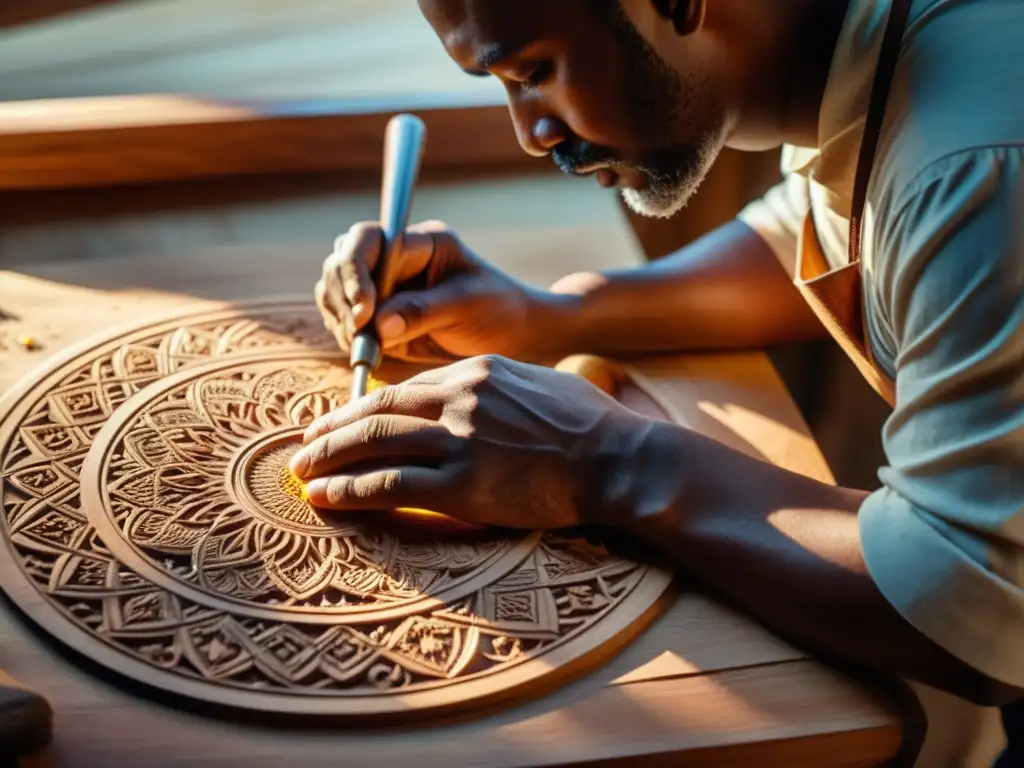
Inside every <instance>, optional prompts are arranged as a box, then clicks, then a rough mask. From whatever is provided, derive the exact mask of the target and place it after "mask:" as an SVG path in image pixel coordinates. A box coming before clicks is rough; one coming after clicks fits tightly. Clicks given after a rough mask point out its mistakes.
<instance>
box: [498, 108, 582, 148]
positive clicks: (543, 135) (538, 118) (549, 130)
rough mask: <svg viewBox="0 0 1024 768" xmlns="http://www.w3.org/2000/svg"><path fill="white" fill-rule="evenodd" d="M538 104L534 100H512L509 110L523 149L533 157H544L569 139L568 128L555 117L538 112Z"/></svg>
mask: <svg viewBox="0 0 1024 768" xmlns="http://www.w3.org/2000/svg"><path fill="white" fill-rule="evenodd" d="M538 106H539V105H538V104H537V103H536V102H534V103H524V102H521V101H520V102H517V101H516V100H512V101H510V103H509V110H510V111H511V113H512V122H513V123H514V124H515V128H516V136H517V137H518V139H519V145H520V146H521V147H522V148H523V151H524V152H526V153H527V154H528V155H533V156H534V157H544V156H546V155H549V154H551V150H553V149H554V148H555V147H557V146H558V145H559V144H562V143H563V142H565V141H567V140H568V139H569V128H568V126H566V124H565V123H563V122H562V121H561V120H559V119H558V118H557V117H554V116H553V115H549V114H543V113H539V112H540V110H539V109H538V108H537V107H538Z"/></svg>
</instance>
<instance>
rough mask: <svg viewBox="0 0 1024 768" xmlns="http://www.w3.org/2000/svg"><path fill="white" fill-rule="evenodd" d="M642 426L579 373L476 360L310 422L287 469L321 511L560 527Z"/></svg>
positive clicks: (587, 501) (587, 503) (571, 522)
mask: <svg viewBox="0 0 1024 768" xmlns="http://www.w3.org/2000/svg"><path fill="white" fill-rule="evenodd" d="M648 424H649V422H648V420H647V419H645V418H644V417H642V416H640V415H639V414H636V413H634V412H632V411H630V410H628V409H627V408H625V407H624V406H622V405H620V404H619V403H618V402H616V401H615V400H614V399H612V398H611V397H609V396H608V395H606V394H605V393H604V392H602V391H601V390H599V389H598V388H597V387H595V386H594V385H593V384H591V383H590V382H588V381H586V380H584V379H582V378H579V377H577V376H573V375H571V374H567V373H560V372H557V371H554V370H551V369H548V368H541V367H538V366H533V365H527V364H524V363H518V362H514V361H512V360H509V359H506V358H502V357H496V356H488V357H477V358H471V359H468V360H463V361H460V362H458V363H455V364H453V365H450V366H448V367H445V368H440V369H437V370H433V371H429V372H427V373H423V374H421V375H419V376H416V377H414V378H412V379H410V380H408V381H406V382H405V383H402V384H398V385H395V386H388V387H384V388H382V389H379V390H377V391H375V392H373V393H372V394H370V395H368V396H367V397H365V398H363V399H362V400H360V401H359V402H356V403H352V404H349V405H346V406H344V407H342V408H340V409H338V410H336V411H334V412H332V413H330V414H328V415H326V416H324V417H322V418H320V419H318V420H317V421H316V422H314V423H313V424H312V425H311V426H310V427H309V429H308V430H307V431H306V434H305V436H304V442H305V446H304V447H303V448H302V449H301V450H300V451H299V452H298V453H297V454H296V455H295V457H294V458H293V460H292V464H291V468H292V471H293V473H294V474H295V475H296V476H297V477H299V478H300V479H302V480H304V481H306V482H307V486H306V488H307V493H308V496H309V500H310V502H311V503H312V504H314V505H316V506H317V507H320V508H324V509H334V510H373V509H381V510H389V509H398V508H403V507H405V508H409V507H412V508H421V509H429V510H431V511H434V512H438V513H441V514H444V515H448V516H450V517H454V518H457V519H460V520H463V521H465V522H469V523H474V524H479V525H497V526H502V527H513V528H530V529H535V528H544V529H548V528H567V527H572V526H576V525H580V524H583V523H587V522H591V520H590V519H589V517H590V512H591V511H592V506H593V505H594V504H595V503H598V502H597V496H599V495H600V494H599V493H595V492H596V491H597V488H598V487H602V488H603V487H604V486H605V485H606V483H607V481H608V474H609V472H614V468H616V467H617V466H618V457H621V456H629V455H630V454H631V451H632V446H634V445H635V444H636V443H637V442H638V441H640V440H641V439H642V437H643V435H644V434H645V433H646V431H647V426H648Z"/></svg>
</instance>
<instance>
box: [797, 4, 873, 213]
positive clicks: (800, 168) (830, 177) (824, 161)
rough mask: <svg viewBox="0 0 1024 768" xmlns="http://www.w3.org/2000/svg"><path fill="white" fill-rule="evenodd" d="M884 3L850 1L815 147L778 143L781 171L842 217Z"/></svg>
mask: <svg viewBox="0 0 1024 768" xmlns="http://www.w3.org/2000/svg"><path fill="white" fill-rule="evenodd" d="M890 8H891V0H850V6H849V8H848V10H847V12H846V19H845V21H844V22H843V27H842V29H841V31H840V33H839V39H838V41H837V44H836V51H835V55H834V56H833V58H832V65H831V68H830V69H829V75H828V80H827V82H826V84H825V92H824V95H823V97H822V101H821V111H820V113H819V117H818V146H817V147H816V148H814V147H795V146H791V145H786V146H784V147H783V152H782V171H783V173H797V174H800V175H801V176H805V177H807V178H808V179H811V180H812V181H814V182H816V183H817V184H818V185H819V186H820V189H821V191H823V192H824V193H825V195H826V198H827V203H828V205H829V207H831V208H832V209H833V210H835V212H836V213H839V214H841V215H843V216H844V217H846V218H849V217H850V215H851V209H852V207H853V186H854V178H855V177H856V174H857V160H858V156H859V154H860V145H861V142H862V141H863V138H864V123H865V119H866V116H867V111H868V102H869V101H870V99H871V86H872V85H873V83H874V78H875V70H876V69H877V67H878V56H879V53H880V51H881V47H882V38H883V37H884V35H885V25H886V22H887V21H888V19H889V11H890Z"/></svg>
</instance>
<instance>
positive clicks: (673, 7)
mask: <svg viewBox="0 0 1024 768" xmlns="http://www.w3.org/2000/svg"><path fill="white" fill-rule="evenodd" d="M706 6H707V0H654V7H655V8H657V9H658V13H660V14H661V15H662V16H664V17H665V18H666V19H668V20H669V21H671V22H672V25H673V26H674V27H675V28H676V32H677V33H678V34H680V35H692V34H693V33H694V32H697V31H698V30H699V29H700V28H701V27H702V26H703V25H704V11H705V9H706Z"/></svg>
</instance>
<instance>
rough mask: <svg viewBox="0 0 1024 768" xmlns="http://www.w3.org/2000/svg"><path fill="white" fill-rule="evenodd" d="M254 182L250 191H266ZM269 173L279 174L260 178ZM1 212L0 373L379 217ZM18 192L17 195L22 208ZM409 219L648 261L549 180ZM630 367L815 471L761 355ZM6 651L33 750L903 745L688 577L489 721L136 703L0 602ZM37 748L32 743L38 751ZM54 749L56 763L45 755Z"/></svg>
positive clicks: (289, 208)
mask: <svg viewBox="0 0 1024 768" xmlns="http://www.w3.org/2000/svg"><path fill="white" fill-rule="evenodd" d="M261 184H262V187H263V188H262V189H260V188H259V187H260V186H261ZM270 190H272V191H273V194H271V192H270ZM9 202H10V204H9V205H8V206H7V207H6V208H5V209H4V210H5V219H4V221H3V223H2V225H0V265H2V266H3V267H4V269H5V270H7V271H5V272H3V273H0V308H2V309H3V311H4V312H5V313H6V316H7V317H8V318H9V319H7V320H6V321H4V322H2V323H0V331H3V332H4V335H5V336H6V337H7V338H8V339H10V338H11V337H16V336H18V335H20V334H21V333H28V334H31V335H32V336H33V337H34V338H35V339H36V340H38V341H39V342H40V343H41V344H42V345H43V349H42V350H39V351H36V352H29V351H26V350H24V349H22V348H20V347H18V346H17V345H14V344H10V343H8V344H7V348H6V349H4V350H0V387H5V388H6V387H7V386H9V385H10V383H11V382H12V381H13V380H14V379H15V378H16V377H18V376H20V375H22V374H24V373H25V372H27V371H29V370H31V369H32V368H33V367H34V366H36V365H38V364H39V363H41V362H42V361H43V360H44V359H45V358H46V356H47V355H50V354H52V353H54V352H56V351H58V350H59V349H61V348H63V347H65V346H67V345H68V344H70V343H72V342H75V341H77V340H79V339H81V338H82V337H84V336H87V335H89V334H91V333H94V332H96V331H98V330H102V329H103V328H106V327H108V326H110V325H111V324H115V323H117V324H123V323H124V322H129V321H131V320H132V319H133V318H137V317H142V316H144V315H148V314H151V313H153V312H155V311H158V310H163V309H167V308H172V307H176V306H180V305H181V304H182V303H183V302H185V301H193V300H195V299H197V298H198V299H245V298H253V297H263V296H267V295H276V294H281V293H288V294H296V293H307V292H309V290H310V287H311V286H312V284H313V282H314V280H315V279H316V277H317V275H318V273H319V269H320V264H321V261H322V259H323V257H324V255H325V253H326V246H325V244H329V243H330V242H331V241H332V239H333V236H334V235H335V234H336V233H337V231H338V230H340V229H343V228H344V226H345V224H346V223H347V222H350V221H354V220H357V219H360V218H366V217H372V216H373V213H374V206H375V204H376V194H375V193H374V192H365V193H360V192H349V193H344V192H338V191H337V190H336V188H334V187H332V186H331V185H330V184H328V183H327V182H326V181H325V180H323V179H320V180H317V181H316V182H310V181H308V180H307V181H301V180H299V181H285V180H280V179H279V180H274V181H270V180H264V181H263V182H260V183H257V182H246V184H245V185H244V190H242V189H239V188H238V186H237V185H232V184H231V183H226V182H225V183H223V184H220V186H218V184H215V183H208V184H206V185H204V187H203V191H202V196H201V197H197V190H196V189H190V188H188V187H177V188H167V189H162V190H160V189H156V188H152V189H149V190H148V191H147V197H146V200H145V203H144V204H142V203H140V202H139V193H138V191H137V190H121V191H106V192H104V193H103V194H102V195H98V194H97V193H95V192H92V191H87V190H82V191H78V192H62V193H46V194H41V193H34V194H33V195H30V196H19V197H17V198H10V200H9ZM15 203H17V204H15ZM416 207H417V211H416V214H415V216H414V218H423V217H427V216H431V217H433V216H439V217H442V218H447V219H448V220H449V221H450V223H452V224H453V225H454V226H456V227H458V228H459V229H460V230H461V231H462V232H463V233H464V236H465V238H466V240H467V241H468V242H469V243H470V244H471V245H472V246H474V247H475V248H477V249H478V250H479V251H480V252H481V253H483V254H486V255H487V256H488V257H489V258H490V259H492V260H494V261H495V262H497V263H498V264H500V265H501V266H503V267H505V268H506V269H508V270H510V271H511V272H513V273H514V274H516V275H518V276H519V277H521V278H523V279H526V280H529V281H531V282H534V283H538V284H544V283H548V282H550V281H552V280H553V279H555V278H557V277H558V276H559V275H561V274H563V273H565V272H567V271H572V270H575V269H581V268H584V267H589V268H595V267H596V268H607V267H612V266H625V265H628V264H631V263H635V262H637V261H638V259H639V250H638V248H637V246H636V243H635V242H634V241H633V238H632V235H631V232H630V230H629V228H628V227H627V225H626V223H625V220H624V217H623V216H622V214H621V211H620V210H619V208H618V206H617V205H616V203H615V201H614V199H613V198H612V197H611V196H609V195H608V194H607V193H605V192H602V191H600V190H596V189H593V188H591V187H589V186H586V185H582V186H581V185H579V184H576V183H573V182H572V181H571V180H568V179H563V178H560V177H554V176H547V175H543V176H537V175H530V176H525V177H508V178H494V179H489V180H487V181H462V182H454V181H449V182H447V183H440V184H427V185H425V186H424V187H423V188H422V190H421V192H420V194H419V196H418V198H417V202H416ZM639 369H640V370H641V372H642V373H643V374H644V375H646V376H647V377H648V378H650V379H651V381H653V382H654V385H655V387H656V390H657V391H658V392H659V393H660V394H661V395H662V397H663V398H664V399H665V400H666V401H667V402H669V403H670V404H671V405H672V406H673V407H674V409H675V410H676V412H677V414H678V417H679V418H680V419H682V420H683V421H685V422H686V423H688V424H690V425H691V426H694V427H695V428H698V429H702V430H704V431H708V432H710V433H711V434H714V435H716V436H718V437H720V438H721V439H723V440H726V441H728V442H731V443H733V444H734V445H736V446H737V447H740V448H742V449H745V450H750V451H753V452H756V453H757V454H759V455H761V456H762V457H763V458H766V459H767V460H770V461H774V462H776V463H779V464H781V465H783V466H787V467H789V468H791V469H794V470H797V471H801V472H804V473H806V474H809V475H812V476H815V477H818V478H821V479H826V480H827V479H828V478H829V474H828V469H827V467H826V466H825V464H824V462H823V460H822V459H821V456H820V454H819V453H818V451H817V449H816V447H815V445H814V444H813V442H812V441H811V440H810V438H809V437H808V436H807V433H806V429H805V427H804V425H803V424H802V422H801V420H800V418H799V416H798V414H797V412H796V410H795V408H794V407H793V405H792V403H791V402H790V400H789V398H788V396H787V394H786V392H785V391H784V389H783V387H782V386H781V384H780V382H779V380H778V378H777V377H776V376H775V374H774V372H773V370H772V368H771V367H770V365H769V364H768V362H767V360H766V359H765V358H764V357H763V356H761V355H732V356H724V357H716V356H706V357H694V358H680V359H674V360H660V361H657V362H651V363H648V364H644V365H640V366H639ZM0 667H3V668H5V669H7V670H8V671H10V672H11V673H12V674H14V675H15V676H16V677H18V678H20V679H21V680H22V682H24V683H27V684H29V685H31V686H34V687H35V688H37V689H39V690H40V691H42V692H43V693H45V694H46V695H47V696H48V697H49V698H50V699H51V700H52V702H53V705H54V708H55V710H56V726H55V728H56V741H55V744H54V746H53V748H52V750H51V752H50V754H49V755H48V756H47V757H46V758H45V760H48V761H50V764H54V765H60V766H79V765H80V766H98V765H119V766H120V765H124V766H129V765H140V766H142V765H145V766H165V765H166V766H169V765H187V764H191V765H204V766H206V765H225V766H227V765H246V766H277V765H281V764H285V762H286V761H287V762H288V763H291V764H303V765H324V764H328V763H331V764H335V763H336V762H345V763H355V764H366V763H369V762H371V761H372V762H373V763H379V764H390V765H404V764H410V763H415V764H417V765H434V764H438V765H453V766H454V765H481V764H487V765H495V766H503V765H509V766H512V765H518V766H522V765H531V766H532V765H552V764H570V763H571V764H575V763H585V762H593V761H599V760H610V759H616V758H623V759H625V758H644V759H649V758H653V757H660V758H663V759H664V760H666V762H669V761H671V760H672V759H677V758H679V757H680V755H685V756H686V761H687V763H686V764H687V765H730V766H733V765H756V766H770V765H780V766H782V765H784V766H801V765H807V766H811V765H814V766H823V765H875V764H883V763H885V762H886V761H887V760H888V759H889V758H891V757H892V756H893V755H894V754H895V753H896V752H897V750H898V749H899V746H900V743H901V738H902V732H901V720H900V715H899V712H898V710H897V709H896V707H895V705H894V704H893V703H892V702H891V701H890V700H888V699H886V698H882V697H880V695H879V694H875V693H869V692H868V691H867V690H865V689H862V688H861V687H860V686H858V685H857V684H855V683H854V682H852V681H850V680H848V679H846V678H844V677H843V676H841V675H840V674H838V673H836V672H834V671H831V670H830V669H828V668H826V667H825V666H823V665H822V664H820V663H818V662H817V661H813V660H811V659H809V658H807V657H806V656H805V654H803V653H802V652H800V651H798V650H796V649H794V648H792V647H791V646H789V645H787V644H786V643H784V642H781V641H780V640H778V639H776V638H775V637H773V636H772V635H771V634H770V633H768V632H767V631H765V630H763V629H762V628H760V627H758V626H756V625H755V624H753V623H752V622H750V621H748V620H747V619H745V618H743V617H742V616H740V615H738V614H736V613H734V612H733V611H731V610H729V609H726V608H725V607H723V606H721V605H720V604H718V603H716V602H714V601H713V600H711V599H709V598H708V597H705V596H703V595H702V594H701V592H700V591H699V590H698V589H696V588H694V589H688V590H685V591H684V592H683V594H682V596H681V597H680V598H679V599H678V601H677V602H676V603H675V604H674V605H673V606H672V608H671V609H670V610H669V611H668V612H667V614H666V615H665V616H663V618H661V619H660V620H659V621H658V622H657V623H656V624H655V625H654V626H653V627H652V628H651V629H649V630H648V631H647V632H646V633H644V634H643V635H641V636H640V637H638V638H637V639H636V640H635V642H634V643H633V644H632V645H631V646H630V647H629V648H628V649H627V650H626V651H625V652H624V653H622V654H621V655H620V656H619V657H617V658H616V659H615V660H613V661H612V662H611V663H610V664H608V665H607V666H606V667H604V668H603V669H600V670H599V671H597V672H595V673H593V674H590V675H589V676H587V677H585V678H583V679H582V680H579V681H578V682H576V683H573V684H570V685H569V686H568V687H566V688H564V689H562V690H560V691H558V692H556V693H554V694H552V695H549V696H547V697H546V698H542V699H538V700H534V701H530V702H527V703H524V704H522V705H519V706H515V707H512V708H509V709H506V710H503V711H501V712H497V713H494V714H489V715H486V716H484V717H482V718H479V719H475V720H471V721H468V722H462V723H458V724H447V725H443V726H438V727H434V728H424V729H421V730H417V731H414V732H405V733H398V734H396V733H394V732H391V733H386V734H384V733H374V732H363V733H358V734H353V733H343V734H330V733H324V732H317V733H306V734H302V735H296V734H294V733H291V732H284V731H281V732H278V731H274V730H269V729H266V728H255V727H247V726H245V725H239V724H231V725H228V724H225V723H224V722H221V721H218V720H216V719H207V718H202V717H199V716H195V715H192V714H189V713H187V712H185V711H181V710H178V709H173V708H170V707H167V706H164V705H159V704H155V703H151V702H147V701H145V700H142V699H140V698H137V697H135V696H133V695H131V694H129V693H126V692H124V691H122V690H120V689H118V688H117V687H115V686H114V685H112V684H110V683H108V682H104V681H101V680H100V679H98V678H95V677H93V676H91V675H90V674H89V673H87V672H85V671H83V670H82V669H80V668H78V667H76V666H75V664H74V663H72V662H71V661H69V660H67V659H66V658H65V657H63V656H62V655H60V654H58V653H56V652H55V650H54V648H53V646H52V644H51V643H50V642H49V641H48V640H47V639H45V638H43V637H41V636H39V635H38V634H35V633H34V632H32V631H30V630H29V629H28V628H27V627H26V626H25V624H24V623H23V622H22V620H21V619H20V618H19V617H18V616H17V615H16V614H15V613H14V612H13V611H12V610H11V609H10V607H9V606H7V605H3V606H2V607H0ZM41 759H42V758H41ZM39 764H41V765H46V764H47V762H45V761H44V762H41V763H39Z"/></svg>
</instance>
